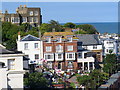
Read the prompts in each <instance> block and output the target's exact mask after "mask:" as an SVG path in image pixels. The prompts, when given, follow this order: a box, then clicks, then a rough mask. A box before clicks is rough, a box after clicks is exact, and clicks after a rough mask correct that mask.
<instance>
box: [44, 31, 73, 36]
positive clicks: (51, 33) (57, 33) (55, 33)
mask: <svg viewBox="0 0 120 90" xmlns="http://www.w3.org/2000/svg"><path fill="white" fill-rule="evenodd" d="M67 35H74V33H73V32H45V33H44V35H43V36H67Z"/></svg>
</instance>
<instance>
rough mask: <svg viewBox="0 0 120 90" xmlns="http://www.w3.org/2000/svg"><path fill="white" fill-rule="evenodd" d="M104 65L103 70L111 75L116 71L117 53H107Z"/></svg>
mask: <svg viewBox="0 0 120 90" xmlns="http://www.w3.org/2000/svg"><path fill="white" fill-rule="evenodd" d="M103 63H104V67H103V71H104V72H106V73H109V74H110V75H111V74H113V73H115V71H116V69H117V68H116V67H117V57H116V55H115V54H107V55H106V57H105V58H104V60H103Z"/></svg>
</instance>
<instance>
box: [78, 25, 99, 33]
mask: <svg viewBox="0 0 120 90" xmlns="http://www.w3.org/2000/svg"><path fill="white" fill-rule="evenodd" d="M77 28H79V29H80V30H82V31H84V32H86V33H87V34H95V33H97V32H98V31H97V30H96V29H95V27H94V26H92V25H90V24H83V25H77Z"/></svg>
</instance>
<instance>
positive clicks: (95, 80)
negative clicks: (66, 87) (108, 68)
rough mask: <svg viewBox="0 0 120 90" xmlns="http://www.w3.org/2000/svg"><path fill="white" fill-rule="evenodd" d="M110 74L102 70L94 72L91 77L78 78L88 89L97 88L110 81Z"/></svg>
mask: <svg viewBox="0 0 120 90" xmlns="http://www.w3.org/2000/svg"><path fill="white" fill-rule="evenodd" d="M108 76H109V75H108V74H107V73H105V72H101V71H100V70H93V71H92V72H91V73H90V74H89V75H83V76H78V77H77V81H78V82H79V84H80V85H83V86H85V87H86V88H97V87H98V86H99V85H101V84H103V83H104V82H105V81H106V80H107V79H108Z"/></svg>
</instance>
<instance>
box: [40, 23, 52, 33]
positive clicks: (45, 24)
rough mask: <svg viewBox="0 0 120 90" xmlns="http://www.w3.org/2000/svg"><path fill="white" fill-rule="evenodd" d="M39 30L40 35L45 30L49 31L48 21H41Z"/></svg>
mask: <svg viewBox="0 0 120 90" xmlns="http://www.w3.org/2000/svg"><path fill="white" fill-rule="evenodd" d="M39 30H40V32H41V34H42V35H43V33H45V32H51V31H52V29H51V26H50V24H48V23H42V24H41V26H40V27H39Z"/></svg>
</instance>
